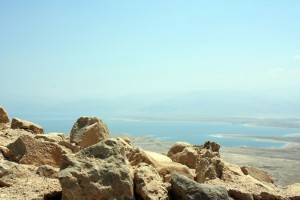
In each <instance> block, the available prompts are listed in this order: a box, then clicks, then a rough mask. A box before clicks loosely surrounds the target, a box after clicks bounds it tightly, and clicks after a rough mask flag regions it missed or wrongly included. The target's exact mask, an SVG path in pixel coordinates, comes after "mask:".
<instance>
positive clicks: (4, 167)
mask: <svg viewBox="0 0 300 200" xmlns="http://www.w3.org/2000/svg"><path fill="white" fill-rule="evenodd" d="M29 175H30V171H29V170H28V169H27V168H26V167H24V166H23V165H19V164H17V163H15V162H10V161H7V160H0V187H10V186H11V185H13V184H15V183H16V181H17V178H26V177H28V176H29Z"/></svg>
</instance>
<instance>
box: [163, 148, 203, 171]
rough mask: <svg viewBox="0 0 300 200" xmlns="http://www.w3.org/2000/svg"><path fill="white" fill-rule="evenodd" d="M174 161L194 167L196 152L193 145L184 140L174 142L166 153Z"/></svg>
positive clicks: (196, 157)
mask: <svg viewBox="0 0 300 200" xmlns="http://www.w3.org/2000/svg"><path fill="white" fill-rule="evenodd" d="M167 155H168V156H169V157H170V158H171V159H172V160H173V161H174V162H178V163H181V164H183V165H186V166H188V167H189V168H192V169H195V168H196V164H197V159H198V153H197V151H196V150H195V149H194V147H193V145H191V144H189V143H184V142H177V143H175V144H174V145H173V146H172V147H171V148H170V150H169V152H168V154H167Z"/></svg>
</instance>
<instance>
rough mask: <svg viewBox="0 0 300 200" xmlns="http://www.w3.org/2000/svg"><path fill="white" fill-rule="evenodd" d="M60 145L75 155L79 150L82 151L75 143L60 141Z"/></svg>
mask: <svg viewBox="0 0 300 200" xmlns="http://www.w3.org/2000/svg"><path fill="white" fill-rule="evenodd" d="M58 144H60V145H62V146H64V147H66V148H68V149H71V150H72V152H73V153H77V152H78V151H79V150H80V146H78V145H76V144H74V143H70V142H68V141H64V140H62V141H59V142H58Z"/></svg>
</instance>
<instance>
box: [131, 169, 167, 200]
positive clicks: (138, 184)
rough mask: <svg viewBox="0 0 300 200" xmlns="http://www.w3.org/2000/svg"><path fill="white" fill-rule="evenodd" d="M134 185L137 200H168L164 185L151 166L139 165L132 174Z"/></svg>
mask: <svg viewBox="0 0 300 200" xmlns="http://www.w3.org/2000/svg"><path fill="white" fill-rule="evenodd" d="M134 185H135V193H136V194H137V196H138V197H137V198H138V199H143V200H152V199H153V200H154V199H157V200H158V199H160V200H167V199H169V197H168V190H167V189H166V185H165V184H164V183H163V181H162V179H161V177H160V176H159V174H158V172H157V171H156V170H155V169H154V168H153V167H152V166H151V165H148V164H146V163H141V164H139V166H138V167H137V168H136V169H135V173H134Z"/></svg>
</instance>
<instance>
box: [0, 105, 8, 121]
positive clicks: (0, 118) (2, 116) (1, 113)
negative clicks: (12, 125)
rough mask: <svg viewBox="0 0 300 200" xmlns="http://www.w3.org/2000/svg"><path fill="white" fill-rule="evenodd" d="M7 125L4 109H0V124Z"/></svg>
mask: <svg viewBox="0 0 300 200" xmlns="http://www.w3.org/2000/svg"><path fill="white" fill-rule="evenodd" d="M7 123H9V117H8V114H7V112H6V111H5V110H4V108H2V107H0V124H7Z"/></svg>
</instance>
